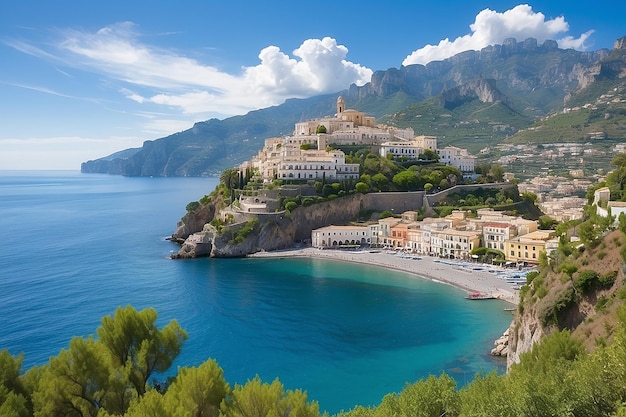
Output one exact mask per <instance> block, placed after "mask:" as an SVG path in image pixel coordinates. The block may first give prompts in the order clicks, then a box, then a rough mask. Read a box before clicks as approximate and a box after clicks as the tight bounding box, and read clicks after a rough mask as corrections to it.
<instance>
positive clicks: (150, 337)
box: [96, 306, 187, 396]
mask: <svg viewBox="0 0 626 417" xmlns="http://www.w3.org/2000/svg"><path fill="white" fill-rule="evenodd" d="M156 319H157V312H156V310H154V309H153V308H147V309H145V310H142V311H137V310H135V309H134V308H132V307H131V306H127V307H118V308H117V310H116V311H115V313H114V315H113V316H106V317H104V318H103V319H102V325H101V326H100V327H99V328H98V329H97V330H96V333H97V334H98V338H99V340H100V342H101V343H102V344H103V345H104V346H106V348H107V350H108V352H109V354H110V356H111V360H112V363H113V366H114V367H116V368H122V369H123V372H124V373H127V374H128V378H129V381H130V383H131V384H132V386H133V388H134V389H135V391H136V392H137V394H138V395H139V396H141V395H143V394H144V393H145V392H146V389H147V386H146V384H147V382H148V380H149V379H150V377H151V376H152V375H153V374H154V373H155V372H164V371H166V370H167V369H168V368H169V367H170V366H171V365H172V362H173V361H174V359H176V357H177V356H178V355H179V354H180V349H181V347H182V345H183V343H184V341H185V340H186V339H187V332H185V331H184V330H183V329H182V328H181V327H180V325H179V324H178V322H177V321H176V320H172V321H170V322H169V323H168V324H167V325H165V326H164V327H163V328H162V329H161V330H159V329H158V327H157V326H156V324H155V322H156Z"/></svg>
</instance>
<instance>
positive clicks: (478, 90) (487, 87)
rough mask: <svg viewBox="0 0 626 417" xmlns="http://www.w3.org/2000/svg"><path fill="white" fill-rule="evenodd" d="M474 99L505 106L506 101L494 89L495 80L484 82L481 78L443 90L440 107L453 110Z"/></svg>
mask: <svg viewBox="0 0 626 417" xmlns="http://www.w3.org/2000/svg"><path fill="white" fill-rule="evenodd" d="M475 99H478V100H480V101H482V102H483V103H494V102H496V101H501V102H503V103H505V104H506V103H507V101H508V99H507V98H506V96H505V95H504V94H502V93H501V92H500V90H498V88H497V87H496V81H495V80H485V79H482V78H481V79H479V80H474V81H472V82H469V83H467V84H463V85H461V86H458V87H454V88H451V89H449V90H444V91H443V92H442V93H441V105H442V107H444V108H446V109H453V108H454V107H458V106H460V105H462V104H463V103H465V102H467V101H471V100H475Z"/></svg>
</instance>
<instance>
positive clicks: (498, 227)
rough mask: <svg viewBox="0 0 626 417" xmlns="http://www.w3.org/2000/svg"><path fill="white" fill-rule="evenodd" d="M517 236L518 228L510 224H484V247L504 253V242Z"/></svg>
mask: <svg viewBox="0 0 626 417" xmlns="http://www.w3.org/2000/svg"><path fill="white" fill-rule="evenodd" d="M516 235H517V228H516V227H515V226H514V225H512V224H509V223H494V222H488V223H484V224H483V246H484V247H486V248H489V249H497V250H499V251H501V252H504V242H505V241H507V240H509V239H511V238H513V237H514V236H516Z"/></svg>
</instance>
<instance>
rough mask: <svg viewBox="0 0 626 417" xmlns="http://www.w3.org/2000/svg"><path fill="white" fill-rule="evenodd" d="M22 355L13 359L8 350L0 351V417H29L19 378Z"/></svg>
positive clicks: (24, 391)
mask: <svg viewBox="0 0 626 417" xmlns="http://www.w3.org/2000/svg"><path fill="white" fill-rule="evenodd" d="M23 359H24V355H19V356H16V357H13V356H11V355H10V354H9V351H8V350H6V349H5V350H2V351H0V416H15V417H22V416H24V417H25V416H29V415H31V414H32V412H31V410H30V404H29V401H28V400H29V398H30V394H29V393H28V391H27V389H26V387H25V386H24V384H23V383H22V380H21V378H20V369H21V367H22V361H23Z"/></svg>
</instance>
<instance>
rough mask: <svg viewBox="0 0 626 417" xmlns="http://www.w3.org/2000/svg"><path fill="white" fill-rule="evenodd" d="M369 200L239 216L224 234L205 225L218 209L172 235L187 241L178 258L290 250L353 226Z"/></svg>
mask: <svg viewBox="0 0 626 417" xmlns="http://www.w3.org/2000/svg"><path fill="white" fill-rule="evenodd" d="M419 198H420V199H421V195H420V197H419ZM369 199H370V198H369V197H368V196H367V195H363V194H355V195H352V196H347V197H343V198H341V199H336V200H331V201H327V202H323V203H318V204H313V205H311V206H308V207H302V206H301V207H298V208H297V209H295V210H294V211H293V212H291V213H287V212H280V213H268V214H246V213H239V214H237V215H236V216H235V218H236V222H235V224H233V225H230V226H226V227H224V228H223V229H222V230H220V231H218V230H217V229H216V228H215V227H213V226H212V225H210V224H204V223H202V222H203V221H204V220H205V219H207V218H208V217H210V216H208V215H207V213H211V212H213V213H215V208H207V209H203V210H198V211H197V212H194V213H193V214H190V215H187V216H186V217H185V218H183V219H182V220H181V222H179V224H178V228H177V230H176V232H175V233H174V234H173V235H172V238H173V240H176V241H178V242H181V241H183V240H184V242H183V243H182V247H181V249H180V250H179V252H178V254H177V255H175V256H174V258H195V257H200V256H211V257H215V258H227V257H239V256H246V255H248V254H251V253H255V252H259V251H271V250H278V249H285V248H289V247H292V246H293V245H294V243H295V242H299V241H303V240H306V239H310V238H311V230H312V229H316V228H319V227H323V226H327V225H329V224H346V223H348V222H350V221H351V220H352V219H354V218H356V217H357V215H358V213H359V211H360V210H361V209H362V207H363V204H365V203H364V200H369ZM213 216H215V214H213ZM209 221H210V220H209ZM200 223H202V225H201V226H200ZM252 225H253V228H252V230H251V231H250V232H249V233H246V234H245V236H242V235H241V232H240V231H241V230H242V229H243V228H244V227H246V226H248V227H250V226H252ZM185 235H186V236H185ZM238 236H239V237H240V238H239V239H237V237H238Z"/></svg>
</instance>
